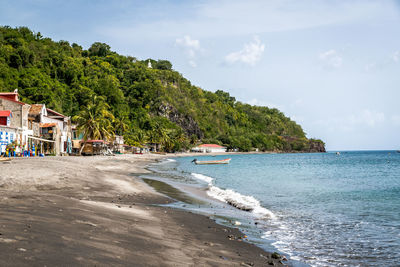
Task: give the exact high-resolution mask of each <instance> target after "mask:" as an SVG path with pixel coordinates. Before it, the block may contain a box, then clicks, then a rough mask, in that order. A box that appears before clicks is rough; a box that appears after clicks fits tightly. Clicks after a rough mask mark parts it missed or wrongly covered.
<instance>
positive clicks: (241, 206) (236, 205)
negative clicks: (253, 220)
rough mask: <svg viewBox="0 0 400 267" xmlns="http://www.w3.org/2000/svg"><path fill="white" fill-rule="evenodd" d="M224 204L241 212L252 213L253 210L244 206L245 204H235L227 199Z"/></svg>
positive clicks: (235, 202) (232, 200)
mask: <svg viewBox="0 0 400 267" xmlns="http://www.w3.org/2000/svg"><path fill="white" fill-rule="evenodd" d="M226 203H228V204H229V205H231V206H233V207H235V208H237V209H240V210H243V211H252V210H253V208H252V207H249V206H246V205H245V204H243V203H240V202H237V201H236V200H234V199H227V200H226Z"/></svg>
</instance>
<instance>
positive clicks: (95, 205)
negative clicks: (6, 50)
mask: <svg viewBox="0 0 400 267" xmlns="http://www.w3.org/2000/svg"><path fill="white" fill-rule="evenodd" d="M163 157H166V156H163V155H152V154H151V155H119V156H115V157H47V158H30V159H14V160H12V161H11V162H2V163H0V266H228V265H231V266H282V264H280V263H279V259H273V258H272V257H271V254H270V253H267V252H265V251H263V250H262V249H260V248H258V247H256V246H254V245H252V244H248V243H246V242H243V241H241V239H240V238H239V237H243V234H242V233H241V232H239V231H238V230H237V229H233V228H228V227H225V226H221V225H217V224H216V223H215V222H214V221H213V220H211V219H209V218H208V217H206V216H202V215H197V214H193V213H190V212H187V211H182V210H177V209H173V208H169V207H164V206H157V205H155V204H166V203H170V202H172V201H174V200H173V199H171V198H169V197H167V196H164V195H162V194H160V193H157V192H156V191H155V190H154V189H153V188H152V187H150V186H149V185H147V184H146V183H145V182H143V181H142V180H141V179H140V178H138V175H140V174H141V173H146V172H148V171H147V170H146V169H145V166H147V165H148V164H150V163H151V162H154V161H155V160H158V159H161V158H163ZM132 174H133V175H132Z"/></svg>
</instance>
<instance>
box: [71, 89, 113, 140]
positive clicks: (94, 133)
mask: <svg viewBox="0 0 400 267" xmlns="http://www.w3.org/2000/svg"><path fill="white" fill-rule="evenodd" d="M108 109H109V106H108V104H107V103H105V102H104V99H103V97H101V96H96V95H94V96H92V99H91V101H90V102H89V103H88V104H87V106H85V107H83V108H82V110H81V111H80V112H79V114H78V115H75V116H74V117H73V120H74V121H76V123H77V129H78V131H79V132H81V133H83V140H84V141H87V140H90V139H91V140H111V138H112V137H113V136H114V132H113V131H114V128H113V126H112V121H113V120H114V116H113V115H112V114H111V112H110V111H109V110H108Z"/></svg>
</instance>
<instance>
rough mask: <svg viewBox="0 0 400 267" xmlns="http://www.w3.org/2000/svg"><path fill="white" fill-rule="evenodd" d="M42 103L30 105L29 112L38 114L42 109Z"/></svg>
mask: <svg viewBox="0 0 400 267" xmlns="http://www.w3.org/2000/svg"><path fill="white" fill-rule="evenodd" d="M42 108H43V104H33V105H31V109H30V110H29V114H32V115H39V114H40V112H41V111H42Z"/></svg>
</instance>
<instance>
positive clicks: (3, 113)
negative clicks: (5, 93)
mask: <svg viewBox="0 0 400 267" xmlns="http://www.w3.org/2000/svg"><path fill="white" fill-rule="evenodd" d="M10 116H11V110H0V117H10Z"/></svg>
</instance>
